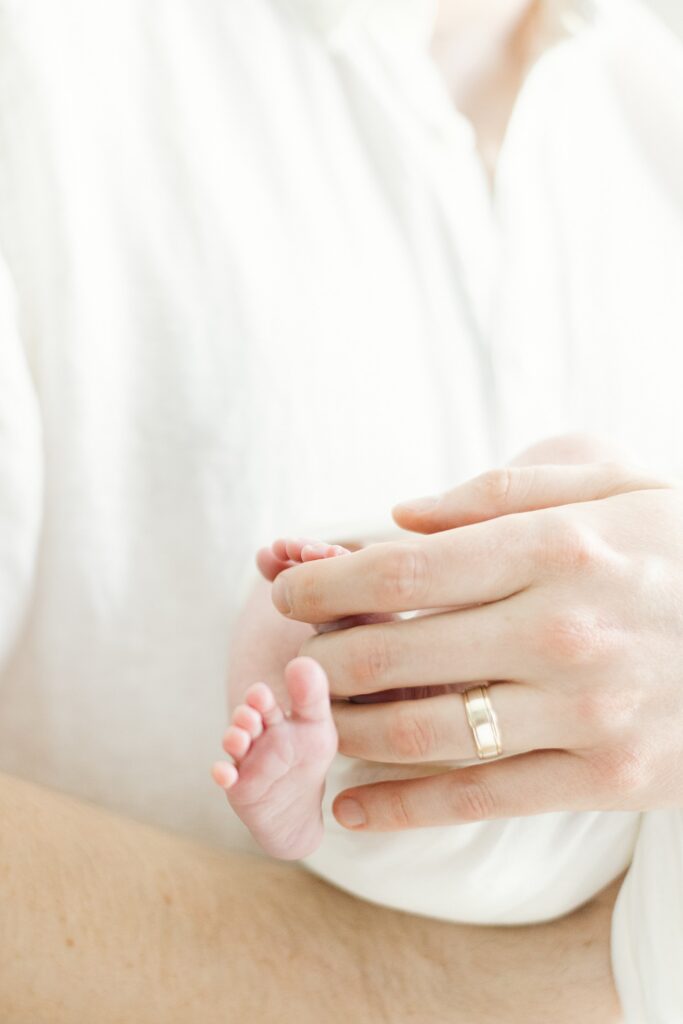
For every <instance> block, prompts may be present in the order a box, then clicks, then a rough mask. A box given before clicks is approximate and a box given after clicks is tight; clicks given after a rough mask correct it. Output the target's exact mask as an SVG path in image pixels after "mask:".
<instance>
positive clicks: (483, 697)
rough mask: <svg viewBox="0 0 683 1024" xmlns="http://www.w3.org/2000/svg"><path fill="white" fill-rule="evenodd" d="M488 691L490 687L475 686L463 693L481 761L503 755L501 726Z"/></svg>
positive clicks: (466, 711) (468, 719)
mask: <svg viewBox="0 0 683 1024" xmlns="http://www.w3.org/2000/svg"><path fill="white" fill-rule="evenodd" d="M487 690H488V685H486V686H474V687H473V688H472V689H471V690H465V692H464V693H463V697H464V698H465V713H466V714H467V721H468V722H469V724H470V728H471V730H472V735H473V736H474V742H475V744H476V747H477V757H478V758H479V759H480V760H481V761H488V760H490V759H491V758H493V757H500V755H501V754H502V753H503V743H502V740H501V736H500V726H499V725H498V719H497V717H496V712H495V711H494V710H493V705H492V704H491V700H490V698H489V695H488V693H487V692H486V691H487Z"/></svg>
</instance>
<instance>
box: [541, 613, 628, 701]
mask: <svg viewBox="0 0 683 1024" xmlns="http://www.w3.org/2000/svg"><path fill="white" fill-rule="evenodd" d="M620 645H621V637H620V633H619V631H618V630H617V629H616V628H615V627H614V626H613V625H612V624H611V623H610V622H608V621H607V620H606V619H604V618H603V617H601V616H600V615H599V614H597V613H596V612H594V611H593V610H591V609H588V608H570V609H568V610H567V611H564V612H553V613H552V614H550V615H548V616H547V617H546V618H545V619H543V620H542V621H541V623H540V629H539V635H538V646H539V648H540V651H539V653H541V655H542V656H544V657H547V656H550V658H551V659H552V660H553V661H555V662H560V663H562V664H570V665H585V664H595V663H598V662H603V661H605V660H607V659H608V658H612V657H614V655H615V654H616V652H617V651H618V649H619V647H620ZM588 699H589V698H587V700H588ZM596 699H599V698H596Z"/></svg>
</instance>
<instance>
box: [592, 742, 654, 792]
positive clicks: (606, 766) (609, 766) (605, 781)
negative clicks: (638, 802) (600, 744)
mask: <svg viewBox="0 0 683 1024" xmlns="http://www.w3.org/2000/svg"><path fill="white" fill-rule="evenodd" d="M593 769H594V772H595V776H596V782H597V784H598V786H599V788H600V789H601V790H603V791H605V792H607V793H610V794H612V795H615V796H617V797H627V796H631V795H633V794H636V793H638V792H639V791H640V790H641V789H642V788H643V786H644V784H645V781H646V775H647V770H646V764H645V756H644V753H643V751H642V750H641V749H640V748H639V747H638V746H637V745H636V744H634V743H624V744H621V745H620V746H617V747H612V748H610V749H609V750H605V751H600V752H599V753H596V754H595V755H594V757H593Z"/></svg>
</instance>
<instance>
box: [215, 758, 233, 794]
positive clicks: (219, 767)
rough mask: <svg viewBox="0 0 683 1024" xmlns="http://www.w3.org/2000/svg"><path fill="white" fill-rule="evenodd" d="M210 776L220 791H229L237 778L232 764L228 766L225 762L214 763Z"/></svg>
mask: <svg viewBox="0 0 683 1024" xmlns="http://www.w3.org/2000/svg"><path fill="white" fill-rule="evenodd" d="M211 774H212V775H213V780H214V782H216V783H218V785H219V786H220V787H221V789H231V787H232V786H234V785H235V783H236V782H237V779H238V778H239V774H238V772H237V769H236V768H235V766H234V764H228V762H227V761H216V763H215V765H214V766H213V770H212V772H211Z"/></svg>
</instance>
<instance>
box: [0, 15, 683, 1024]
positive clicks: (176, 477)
mask: <svg viewBox="0 0 683 1024" xmlns="http://www.w3.org/2000/svg"><path fill="white" fill-rule="evenodd" d="M430 4H431V0H430ZM430 4H427V3H425V4H424V5H422V4H421V0H395V2H394V3H389V2H388V0H386V2H385V0H383V2H382V3H381V4H380V3H379V2H377V3H375V4H374V6H373V7H372V11H371V12H369V11H368V7H367V6H364V5H363V4H362V3H361V2H360V0H358V2H356V3H355V4H354V5H353V8H352V7H350V6H349V5H345V4H343V3H341V2H340V0H339V2H336V3H332V0H307V2H306V3H304V0H250V2H249V3H248V4H243V3H238V2H237V0H201V2H199V3H198V2H196V0H164V2H163V3H162V2H150V3H148V4H141V3H139V0H117V2H116V3H113V2H112V0H61V2H60V3H59V4H54V3H52V2H51V0H22V2H18V0H0V252H1V253H2V256H3V258H4V263H5V266H6V271H5V270H3V271H2V276H1V277H0V330H1V332H2V334H1V340H0V659H1V663H2V676H1V679H0V702H1V703H0V766H1V767H2V768H4V769H5V770H9V771H15V772H18V773H20V774H22V775H24V776H27V777H30V778H33V779H36V780H38V781H42V782H47V783H49V784H52V785H56V786H58V787H60V788H63V789H65V790H68V791H71V792H73V793H76V794H80V795H82V796H85V797H88V798H91V799H94V800H97V801H100V802H102V803H106V804H109V805H111V806H114V807H117V808H121V809H124V810H126V811H128V812H129V813H133V814H136V815H139V816H141V817H144V818H146V819H147V820H150V821H156V822H159V823H161V824H166V825H171V826H173V827H180V828H184V829H186V830H188V831H190V832H193V833H194V834H197V835H203V836H212V837H214V838H215V837H219V838H220V837H221V836H224V835H225V828H226V817H225V807H224V802H223V801H222V800H221V799H220V796H219V794H214V793H213V791H212V789H211V786H210V783H209V781H208V777H207V773H206V768H205V766H206V765H208V763H209V762H210V761H211V759H212V756H213V752H214V750H215V747H216V742H217V739H218V738H219V735H220V732H221V728H222V723H223V718H224V698H223V686H224V676H225V667H226V658H227V649H228V640H229V632H230V624H231V621H232V619H233V618H234V615H235V612H236V609H237V607H238V605H239V602H240V599H241V595H242V594H243V592H244V588H245V587H246V586H247V584H248V581H249V579H250V575H251V572H252V568H251V561H252V551H253V549H254V548H255V547H256V546H257V545H258V544H259V543H261V542H263V541H266V540H269V539H270V538H271V537H272V535H273V533H275V532H281V531H282V532H286V531H289V530H296V531H299V530H301V529H306V528H310V529H313V530H315V531H316V532H321V533H322V534H325V533H326V532H327V531H328V530H329V531H333V530H334V529H335V528H336V527H337V526H338V525H339V524H343V525H344V526H345V528H346V530H353V529H354V528H358V529H363V528H365V526H366V524H368V523H372V524H376V525H378V526H381V525H382V524H383V523H386V522H387V509H388V508H389V507H390V505H391V504H392V503H393V502H394V501H395V500H397V499H399V498H401V497H406V496H410V495H411V494H419V493H428V492H431V491H433V490H435V489H436V488H442V487H445V486H447V485H449V484H452V483H453V482H454V481H455V480H457V479H461V478H464V477H467V476H469V475H472V474H473V473H475V472H477V471H479V470H481V469H484V468H486V467H487V466H489V465H491V464H492V463H494V462H496V461H500V460H502V459H504V458H506V457H507V456H509V455H511V454H512V453H513V452H514V451H516V450H518V449H519V448H520V447H522V446H524V445H526V444H528V443H530V442H531V441H534V440H537V439H538V438H540V437H542V436H544V435H547V434H549V433H551V432H555V431H557V430H563V429H576V428H578V429H588V430H598V431H602V432H606V433H608V434H609V435H610V436H611V437H612V438H613V439H614V440H616V441H617V442H621V443H623V444H625V445H628V446H630V447H631V448H633V449H634V450H635V451H636V452H637V453H638V454H639V455H640V456H641V458H642V459H643V460H644V461H645V462H647V463H648V465H650V466H651V467H652V468H658V467H659V468H662V469H665V470H667V471H672V470H673V471H677V472H680V470H681V461H682V458H681V451H682V450H683V448H682V442H683V436H682V435H683V425H682V424H681V422H680V417H679V415H678V398H679V395H678V389H679V381H680V369H681V366H680V351H679V350H680V336H681V330H682V329H683V295H682V294H681V289H680V278H681V269H683V196H682V195H681V186H680V182H681V181H682V180H683V177H682V173H683V162H682V161H681V131H680V124H679V116H678V111H677V109H676V108H677V103H676V102H675V97H676V96H680V95H681V91H680V87H679V86H678V85H677V83H678V82H680V81H681V74H682V71H681V68H682V65H683V58H682V57H681V49H680V46H679V44H678V43H675V42H674V40H673V36H671V37H670V38H669V37H668V36H667V34H666V31H665V30H663V29H661V28H660V27H658V26H657V25H656V23H655V22H654V21H652V20H651V19H650V18H649V17H648V16H647V15H646V14H645V13H644V12H643V11H642V10H641V9H640V8H639V7H638V6H637V5H636V4H632V3H629V2H628V0H612V2H610V0H603V2H601V3H599V4H597V5H596V6H597V12H598V14H597V23H596V25H595V27H592V28H587V29H586V30H585V31H584V32H583V33H582V34H581V35H580V36H579V37H577V38H576V39H575V40H572V41H570V42H568V43H566V44H563V46H561V47H560V48H558V49H557V50H556V51H555V52H553V53H552V54H550V55H549V56H548V57H546V58H545V59H544V60H543V61H542V62H541V63H540V64H539V65H538V67H537V69H536V70H535V72H534V73H533V75H532V76H531V78H530V80H529V82H528V83H527V86H526V88H525V90H524V94H523V96H522V97H521V99H520V103H519V106H518V109H517V112H516V114H515V117H514V120H513V124H512V125H511V128H510V132H509V136H508V139H507V142H506V146H505V152H504V155H503V160H502V165H501V169H500V174H499V177H498V181H497V200H496V203H495V205H494V204H492V203H491V202H490V199H489V195H488V190H487V185H486V182H485V179H484V175H483V173H482V170H481V167H480V165H479V162H478V159H477V156H476V152H475V148H474V144H473V138H472V133H471V130H470V128H469V126H468V125H467V124H466V123H465V122H464V121H463V119H462V118H460V117H459V116H458V115H457V114H456V112H455V111H454V110H453V109H452V107H451V104H450V101H449V100H448V97H447V96H446V94H445V91H444V89H443V86H442V84H441V82H440V79H439V78H438V76H437V75H436V73H435V70H434V68H433V66H432V65H431V63H430V62H429V59H428V58H427V55H426V52H425V50H424V46H423V41H424V39H425V38H426V36H427V32H428V27H429V18H430V17H431V14H432V10H431V6H430ZM344 774H345V770H344V769H343V762H341V761H340V762H339V765H338V766H337V769H336V781H337V783H338V784H341V781H342V778H343V776H344ZM333 792H334V786H332V787H330V795H332V794H333ZM639 825H640V836H639V837H638V838H637V831H638V827H639ZM680 832H681V827H680V823H679V820H678V815H677V813H674V812H661V813H660V814H659V815H658V816H656V815H645V816H644V817H643V818H642V819H641V818H640V817H639V816H636V815H580V816H573V815H553V816H544V817H543V818H536V819H530V820H529V821H526V822H507V823H493V824H491V825H488V824H487V825H483V826H473V827H470V828H467V829H453V830H449V831H448V834H447V835H446V834H445V833H442V834H441V835H437V834H436V832H429V833H423V834H419V835H416V836H412V837H401V838H400V839H395V840H394V841H393V842H392V843H388V842H386V841H385V840H375V839H370V840H367V842H366V841H364V840H361V842H360V843H359V839H360V837H349V836H348V835H342V836H340V835H339V834H338V833H335V831H334V830H333V829H331V830H330V831H329V833H328V840H327V841H326V845H325V846H324V847H323V849H322V851H321V853H320V856H319V858H318V860H317V863H316V864H315V867H316V869H317V870H319V871H321V872H322V873H324V874H326V875H327V876H328V877H335V875H336V876H337V880H338V881H339V882H340V884H346V885H347V886H348V887H349V888H352V889H353V890H354V891H358V892H359V893H364V892H365V893H366V894H367V895H369V896H371V897H372V898H374V899H377V900H379V901H387V902H389V903H391V904H392V905H404V904H405V901H406V900H407V899H409V898H411V899H412V898H413V896H411V894H412V893H414V899H415V901H416V905H415V906H414V907H412V908H411V909H417V910H422V911H424V912H428V913H436V914H439V915H442V916H455V917H464V918H468V919H480V920H494V919H496V917H497V916H498V915H500V917H501V919H507V920H518V919H521V918H524V917H525V916H526V917H528V916H529V915H531V916H533V917H542V916H551V915H552V914H554V913H556V912H559V911H560V910H561V909H562V907H564V906H569V905H572V904H573V903H574V902H576V901H577V900H580V899H583V898H585V897H586V896H587V895H590V892H591V891H595V888H596V887H598V886H599V885H600V884H602V883H603V882H604V881H606V880H608V879H609V878H610V877H613V876H614V874H615V873H617V872H618V870H620V868H621V866H623V865H625V864H626V863H627V862H628V859H629V858H630V856H631V850H632V846H633V843H634V842H635V841H636V838H637V847H636V855H635V859H634V862H633V866H632V868H631V871H630V874H629V877H628V880H627V883H626V885H625V887H624V890H623V892H622V896H621V897H620V900H619V904H618V906H617V911H616V914H615V935H614V964H615V972H616V976H617V982H618V984H619V988H620V991H621V993H622V995H623V998H624V1001H625V1007H626V1013H627V1018H628V1020H629V1022H633V1024H635V1022H636V1021H638V1022H642V1021H643V1020H647V1021H648V1022H650V1021H654V1022H661V1024H672V1022H673V1021H675V1020H678V1019H680V1016H681V1009H682V1008H683V994H682V993H681V991H680V985H681V981H680V978H679V977H678V976H677V974H676V971H675V970H673V969H672V968H671V963H672V958H673V957H674V956H676V955H677V954H678V953H679V952H680V947H679V946H678V945H676V944H675V943H676V941H680V934H681V931H682V925H681V921H680V918H679V916H677V915H680V911H681V903H682V891H683V890H682V883H681V878H680V863H681V857H682V856H683V852H682V851H683V842H682V840H681V835H680ZM493 840H495V842H496V844H497V845H496V846H495V847H493V846H492V845H491V842H492V841H493ZM663 842H664V843H667V844H668V845H667V848H666V850H665V851H662V850H661V844H662V843H663ZM351 843H353V844H354V846H353V854H354V859H353V865H351V864H350V863H349V858H348V857H345V858H344V859H343V860H342V861H340V860H339V857H340V856H341V855H343V854H344V850H345V848H349V844H351ZM460 848H462V849H460ZM361 850H364V855H363V857H362V858H361V857H360V856H359V853H360V851H361ZM412 850H417V851H418V852H419V854H420V857H421V858H422V859H423V863H425V864H428V863H429V858H431V859H432V863H433V864H434V871H433V873H432V874H431V875H430V876H429V877H428V878H427V879H426V880H425V879H422V881H421V880H420V877H421V876H420V873H419V870H415V872H413V873H412V874H410V875H406V872H405V868H406V853H408V854H409V853H410V851H412ZM496 850H500V851H505V858H504V864H505V868H506V871H510V872H511V874H510V876H509V878H510V884H509V885H508V884H507V883H506V881H505V879H504V878H502V877H501V878H496V879H495V880H494V879H492V876H491V868H492V866H493V864H494V861H493V860H491V859H489V856H490V857H495V855H496ZM378 851H379V852H378ZM482 851H483V852H482ZM516 851H518V852H516ZM523 851H527V852H528V856H529V857H531V856H533V857H534V858H535V860H534V861H533V863H534V864H535V868H536V870H537V875H534V877H533V878H532V877H531V873H530V871H529V870H528V868H529V864H530V863H531V861H529V860H528V859H526V853H525V852H523ZM456 856H457V859H458V863H459V864H460V865H461V866H464V867H466V868H467V871H468V872H469V871H470V870H471V874H470V873H468V874H467V876H464V875H462V873H461V876H460V877H457V876H455V875H454V872H453V871H452V870H450V866H451V865H452V864H453V863H455V861H454V860H453V858H455V857H456ZM570 857H571V858H572V862H571V865H568V860H569V859H570ZM563 858H564V859H563ZM340 863H341V864H342V866H343V873H341V874H340V871H339V865H340ZM382 865H383V866H382ZM378 866H379V868H380V869H381V870H379V871H377V874H376V875H375V876H374V878H373V876H372V872H373V871H375V870H376V869H377V868H378ZM567 867H568V868H569V870H565V869H566V868H567ZM359 868H360V869H362V870H361V875H357V874H354V873H353V872H356V871H357V870H358V869H359ZM362 872H365V875H364V876H362ZM514 872H516V873H517V874H516V875H514ZM573 872H574V873H573ZM361 876H362V877H361ZM494 881H495V885H494ZM368 883H369V884H368ZM532 883H533V884H532ZM517 884H519V886H520V888H519V890H517V891H515V892H513V889H512V886H516V885H517ZM660 885H661V886H664V887H665V888H666V892H667V898H666V899H661V898H660V899H654V898H650V895H651V891H652V888H653V886H660ZM406 886H409V888H406ZM448 886H451V888H450V889H449V888H448ZM370 887H372V891H367V892H366V890H368V889H369V888H370ZM660 891H661V890H660ZM477 893H478V894H479V896H480V897H481V898H480V899H477V898H474V899H473V898H472V894H474V895H475V897H476V895H477ZM458 894H459V896H458ZM456 897H457V899H456ZM468 901H469V902H468ZM516 903H517V904H519V905H515V904H516ZM644 904H645V906H646V908H647V912H645V910H644V909H643V906H644ZM677 936H678V940H677V939H676V937H677ZM672 941H673V942H674V945H673V947H667V946H666V943H667V942H669V943H671V942H672ZM646 944H649V948H650V949H651V950H653V951H654V953H653V954H650V953H647V952H646ZM631 965H635V966H634V968H633V972H632V976H631V973H630V972H631ZM655 992H656V994H655Z"/></svg>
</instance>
